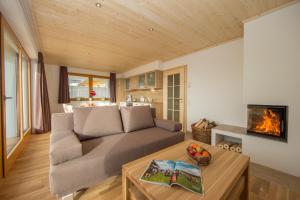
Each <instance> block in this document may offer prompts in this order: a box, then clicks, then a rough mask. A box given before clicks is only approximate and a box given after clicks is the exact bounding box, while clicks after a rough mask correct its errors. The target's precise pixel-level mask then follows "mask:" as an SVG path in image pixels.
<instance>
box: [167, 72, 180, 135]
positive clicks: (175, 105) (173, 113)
mask: <svg viewBox="0 0 300 200" xmlns="http://www.w3.org/2000/svg"><path fill="white" fill-rule="evenodd" d="M163 77H164V78H163V83H164V84H163V85H164V86H163V91H164V92H163V94H164V95H163V96H164V106H163V107H164V108H163V109H164V119H168V120H174V121H177V122H180V123H182V125H183V131H184V132H185V131H186V66H182V67H176V68H173V69H171V70H167V71H164V73H163Z"/></svg>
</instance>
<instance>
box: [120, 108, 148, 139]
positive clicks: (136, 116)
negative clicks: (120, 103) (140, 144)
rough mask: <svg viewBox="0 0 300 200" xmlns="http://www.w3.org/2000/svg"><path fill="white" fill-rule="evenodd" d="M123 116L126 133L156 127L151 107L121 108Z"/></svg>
mask: <svg viewBox="0 0 300 200" xmlns="http://www.w3.org/2000/svg"><path fill="white" fill-rule="evenodd" d="M121 115H122V121H123V127H124V132H125V133H128V132H131V131H136V130H140V129H144V128H151V127H153V126H154V121H153V117H152V112H151V109H150V106H132V107H121Z"/></svg>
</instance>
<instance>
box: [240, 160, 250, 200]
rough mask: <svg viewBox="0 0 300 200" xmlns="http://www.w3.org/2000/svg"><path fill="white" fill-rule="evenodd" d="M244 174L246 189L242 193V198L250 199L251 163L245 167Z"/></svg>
mask: <svg viewBox="0 0 300 200" xmlns="http://www.w3.org/2000/svg"><path fill="white" fill-rule="evenodd" d="M243 175H244V176H245V188H244V191H243V192H242V194H241V199H245V200H248V199H249V165H248V167H247V168H246V169H245V171H244V174H243Z"/></svg>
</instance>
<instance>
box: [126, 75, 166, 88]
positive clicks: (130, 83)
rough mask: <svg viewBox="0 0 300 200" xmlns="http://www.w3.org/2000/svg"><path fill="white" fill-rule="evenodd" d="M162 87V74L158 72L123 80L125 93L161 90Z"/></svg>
mask: <svg viewBox="0 0 300 200" xmlns="http://www.w3.org/2000/svg"><path fill="white" fill-rule="evenodd" d="M162 86H163V72H162V71H159V70H156V71H151V72H147V73H144V74H140V75H137V76H133V77H129V78H127V79H125V89H126V90H127V91H133V90H147V89H162Z"/></svg>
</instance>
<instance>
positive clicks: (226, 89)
mask: <svg viewBox="0 0 300 200" xmlns="http://www.w3.org/2000/svg"><path fill="white" fill-rule="evenodd" d="M180 65H187V68H188V69H187V81H188V89H187V122H188V124H187V125H188V129H190V124H191V123H193V122H196V121H198V120H199V119H200V118H203V117H205V118H207V119H210V120H214V121H216V122H218V123H225V124H232V125H237V126H241V125H243V122H244V120H245V119H244V117H245V114H244V113H245V105H243V103H242V94H243V90H242V89H243V87H242V83H243V80H242V74H243V73H242V69H243V67H242V65H243V40H242V39H238V40H234V41H231V42H228V43H225V44H222V45H220V46H216V47H213V48H209V49H206V50H202V51H198V52H195V53H192V54H189V55H186V56H183V57H179V58H177V59H174V60H170V61H167V62H165V63H163V67H162V68H163V69H164V70H166V69H169V68H172V67H176V66H180Z"/></svg>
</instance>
